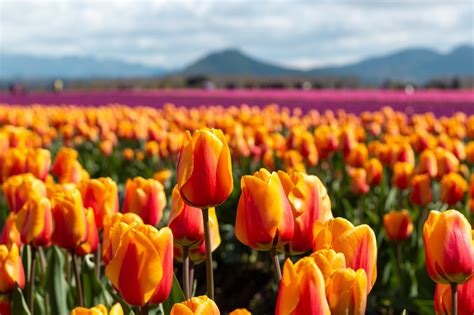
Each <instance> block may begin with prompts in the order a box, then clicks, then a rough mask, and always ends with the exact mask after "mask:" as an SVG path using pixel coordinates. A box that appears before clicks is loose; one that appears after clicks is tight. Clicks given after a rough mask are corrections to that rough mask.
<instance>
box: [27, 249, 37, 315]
mask: <svg viewBox="0 0 474 315" xmlns="http://www.w3.org/2000/svg"><path fill="white" fill-rule="evenodd" d="M30 247H31V264H30V274H29V279H28V280H29V285H28V308H29V309H30V312H31V314H32V315H33V313H34V310H35V309H34V305H35V297H34V292H35V271H36V247H34V246H30Z"/></svg>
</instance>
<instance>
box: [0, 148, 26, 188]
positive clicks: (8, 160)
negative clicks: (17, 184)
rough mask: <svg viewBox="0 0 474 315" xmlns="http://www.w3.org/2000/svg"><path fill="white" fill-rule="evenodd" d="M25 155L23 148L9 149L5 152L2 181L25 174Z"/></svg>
mask: <svg viewBox="0 0 474 315" xmlns="http://www.w3.org/2000/svg"><path fill="white" fill-rule="evenodd" d="M26 153H27V149H24V148H10V149H8V150H7V152H5V156H4V157H3V165H2V180H3V181H5V180H7V178H9V177H11V176H14V175H18V174H23V173H26Z"/></svg>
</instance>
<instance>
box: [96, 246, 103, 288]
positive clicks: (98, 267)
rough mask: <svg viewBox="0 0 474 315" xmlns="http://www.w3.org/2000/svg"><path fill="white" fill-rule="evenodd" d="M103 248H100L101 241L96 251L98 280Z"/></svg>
mask: <svg viewBox="0 0 474 315" xmlns="http://www.w3.org/2000/svg"><path fill="white" fill-rule="evenodd" d="M101 256H102V255H101V250H100V242H99V246H98V247H97V251H96V252H95V275H96V277H97V280H99V281H100V264H101Z"/></svg>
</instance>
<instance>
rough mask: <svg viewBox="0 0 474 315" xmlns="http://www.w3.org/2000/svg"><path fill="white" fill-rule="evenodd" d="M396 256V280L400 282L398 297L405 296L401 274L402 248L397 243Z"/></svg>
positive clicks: (403, 277)
mask: <svg viewBox="0 0 474 315" xmlns="http://www.w3.org/2000/svg"><path fill="white" fill-rule="evenodd" d="M395 246H396V249H397V252H396V255H397V271H398V279H399V280H400V295H401V296H405V275H404V272H403V252H402V246H401V244H400V243H399V242H398V243H397V244H396V245H395Z"/></svg>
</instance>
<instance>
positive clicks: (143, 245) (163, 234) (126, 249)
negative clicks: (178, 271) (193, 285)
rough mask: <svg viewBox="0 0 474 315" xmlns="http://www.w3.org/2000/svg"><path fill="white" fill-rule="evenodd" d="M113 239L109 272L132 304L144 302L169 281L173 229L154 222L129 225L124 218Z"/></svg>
mask: <svg viewBox="0 0 474 315" xmlns="http://www.w3.org/2000/svg"><path fill="white" fill-rule="evenodd" d="M109 237H110V242H111V243H113V244H116V245H115V246H114V251H113V253H112V258H111V260H110V261H109V262H108V264H107V265H106V267H105V275H106V276H107V278H108V279H109V280H110V282H111V283H112V285H113V286H114V288H115V289H116V290H117V291H118V292H119V293H120V295H121V296H122V297H123V299H124V300H125V301H126V302H127V303H128V304H131V305H136V306H143V305H145V304H147V303H149V302H150V299H151V298H152V297H153V295H154V294H155V291H156V290H157V289H159V287H160V283H161V281H167V280H169V279H168V276H169V272H170V271H169V270H164V268H168V267H169V266H168V264H166V265H163V261H164V257H165V253H166V252H167V249H168V248H169V246H172V242H173V236H172V234H171V230H170V229H168V228H166V227H165V228H162V229H161V230H159V231H158V230H157V229H156V228H154V227H152V226H150V225H134V224H131V225H127V224H126V223H124V222H120V223H119V224H118V226H116V227H115V228H113V229H111V231H110V235H109Z"/></svg>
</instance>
